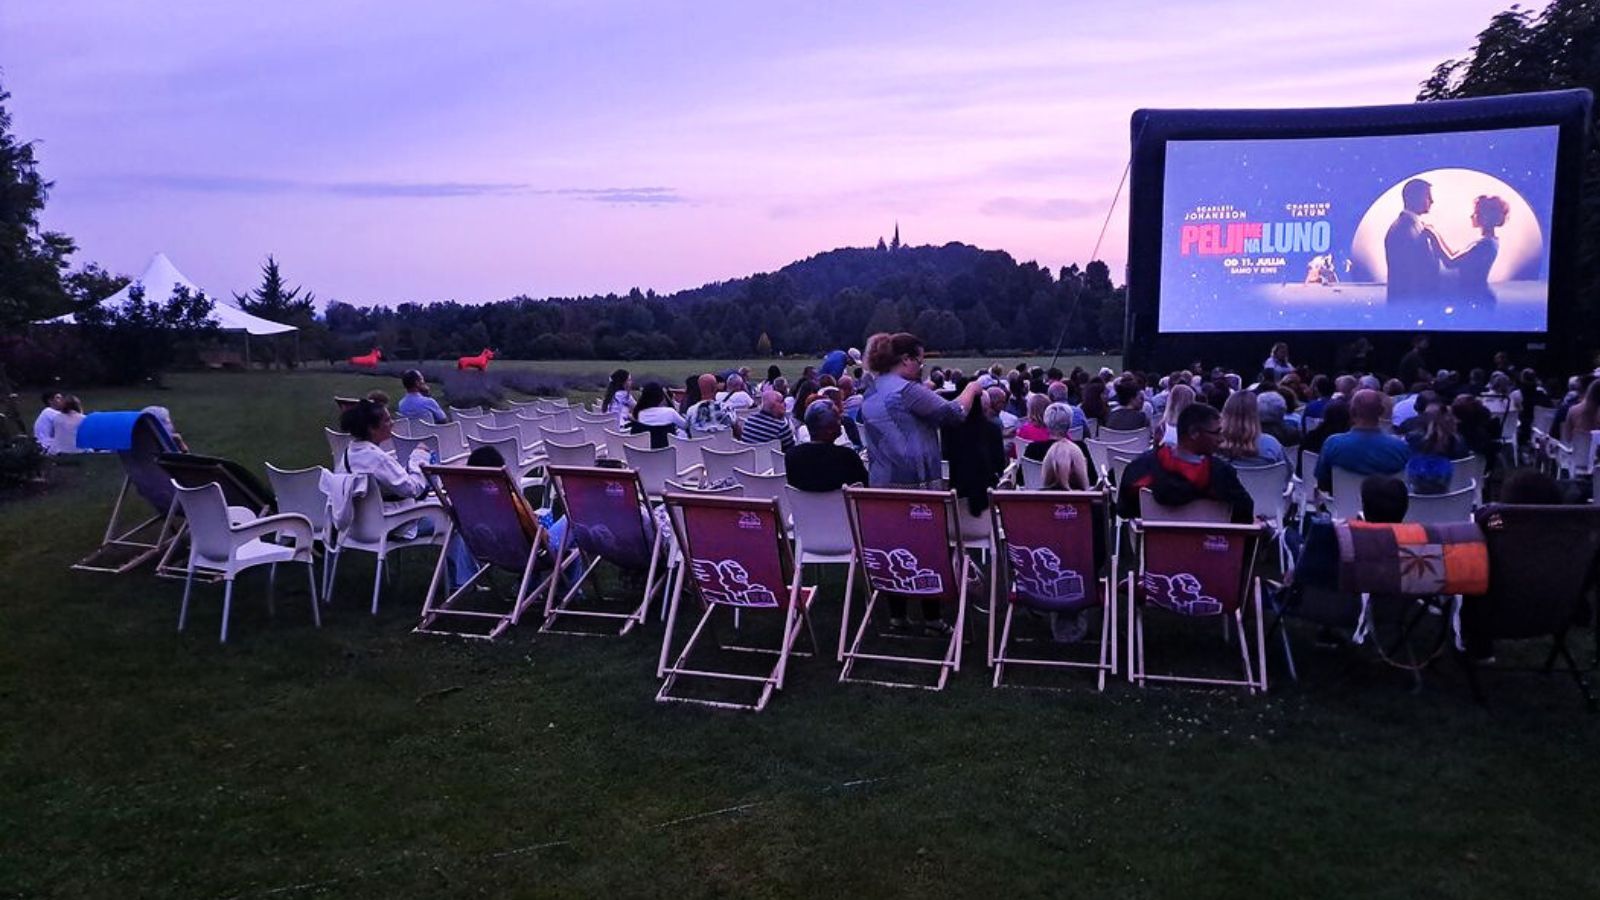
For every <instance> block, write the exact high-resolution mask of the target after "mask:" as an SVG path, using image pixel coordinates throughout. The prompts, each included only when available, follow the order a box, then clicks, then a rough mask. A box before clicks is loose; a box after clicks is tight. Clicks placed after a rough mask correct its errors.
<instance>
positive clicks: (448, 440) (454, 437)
mask: <svg viewBox="0 0 1600 900" xmlns="http://www.w3.org/2000/svg"><path fill="white" fill-rule="evenodd" d="M428 435H432V436H433V437H434V438H436V439H437V440H438V447H439V462H441V463H445V464H447V465H448V464H449V462H450V461H451V460H454V459H455V458H456V457H459V456H465V455H466V454H467V453H469V452H470V448H469V447H467V435H466V432H465V431H464V430H463V429H462V426H461V423H460V422H445V423H444V424H442V425H435V424H433V423H432V422H422V421H418V422H417V423H416V424H415V425H414V426H413V427H412V429H411V436H412V437H426V436H428Z"/></svg>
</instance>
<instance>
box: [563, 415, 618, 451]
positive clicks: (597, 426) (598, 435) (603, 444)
mask: <svg viewBox="0 0 1600 900" xmlns="http://www.w3.org/2000/svg"><path fill="white" fill-rule="evenodd" d="M578 430H579V431H581V432H583V439H584V440H586V441H588V442H589V443H591V444H593V445H594V446H595V450H596V451H598V450H600V449H601V448H605V449H606V450H607V451H608V452H609V450H610V449H611V448H610V446H609V445H610V442H611V435H610V434H609V433H607V431H606V423H605V422H582V421H580V422H579V423H578ZM562 443H571V441H562ZM619 455H620V454H619Z"/></svg>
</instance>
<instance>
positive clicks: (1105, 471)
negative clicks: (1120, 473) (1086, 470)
mask: <svg viewBox="0 0 1600 900" xmlns="http://www.w3.org/2000/svg"><path fill="white" fill-rule="evenodd" d="M1100 433H1101V434H1105V433H1106V429H1104V428H1102V429H1100ZM1084 445H1085V446H1087V447H1088V448H1089V464H1090V465H1091V466H1093V467H1094V471H1093V472H1091V473H1090V475H1089V478H1090V480H1098V479H1099V478H1100V477H1101V476H1103V475H1104V476H1109V475H1110V473H1111V451H1112V450H1114V449H1115V450H1122V451H1128V450H1130V449H1133V448H1134V447H1135V445H1134V444H1132V443H1128V442H1123V443H1108V442H1106V441H1102V440H1098V439H1095V438H1089V439H1087V440H1085V441H1084ZM1140 449H1141V452H1142V450H1143V449H1144V448H1140Z"/></svg>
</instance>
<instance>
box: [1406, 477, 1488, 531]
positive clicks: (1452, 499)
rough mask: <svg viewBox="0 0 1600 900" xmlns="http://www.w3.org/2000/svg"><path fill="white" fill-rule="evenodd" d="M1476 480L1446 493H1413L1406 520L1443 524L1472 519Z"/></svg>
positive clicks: (1407, 506)
mask: <svg viewBox="0 0 1600 900" xmlns="http://www.w3.org/2000/svg"><path fill="white" fill-rule="evenodd" d="M1477 492H1478V485H1477V483H1476V482H1473V483H1472V484H1469V485H1467V486H1466V487H1464V488H1461V489H1460V490H1455V491H1450V492H1449V493H1445V494H1412V495H1411V497H1410V501H1409V502H1408V504H1407V505H1406V515H1405V519H1404V521H1406V522H1423V523H1428V524H1443V523H1446V522H1470V521H1472V509H1473V506H1474V501H1473V497H1474V495H1476V494H1477Z"/></svg>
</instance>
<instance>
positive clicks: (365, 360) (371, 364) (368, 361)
mask: <svg viewBox="0 0 1600 900" xmlns="http://www.w3.org/2000/svg"><path fill="white" fill-rule="evenodd" d="M380 359H383V351H382V350H379V349H378V348H377V347H373V348H372V352H371V353H368V354H367V355H366V356H352V357H350V365H352V366H361V367H362V368H364V369H376V368H377V367H378V360H380Z"/></svg>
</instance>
